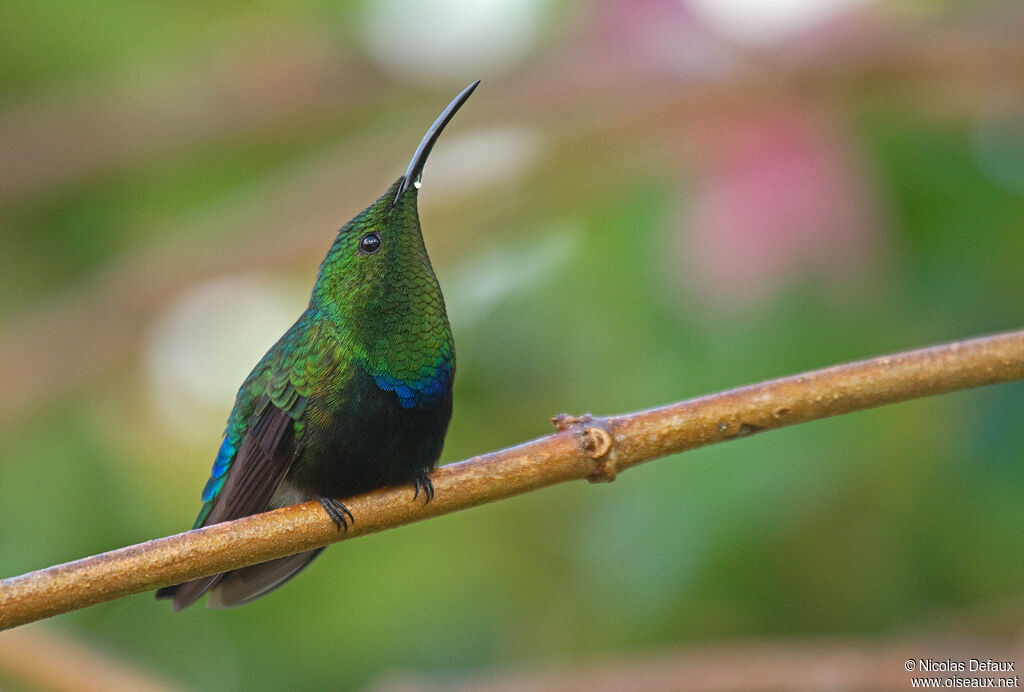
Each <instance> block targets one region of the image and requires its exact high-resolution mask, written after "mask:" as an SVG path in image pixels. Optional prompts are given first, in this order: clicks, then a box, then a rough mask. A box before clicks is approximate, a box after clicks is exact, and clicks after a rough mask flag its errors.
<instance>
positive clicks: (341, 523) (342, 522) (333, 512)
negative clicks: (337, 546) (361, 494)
mask: <svg viewBox="0 0 1024 692" xmlns="http://www.w3.org/2000/svg"><path fill="white" fill-rule="evenodd" d="M316 499H317V502H319V503H320V505H321V506H322V507H323V508H324V511H325V512H327V516H329V517H330V518H331V521H333V522H334V525H335V526H337V527H338V531H341V530H342V529H344V530H345V532H346V533H347V532H348V523H349V522H350V521H351V522H352V523H353V524H354V523H356V520H355V517H353V516H352V512H350V511H348V507H346V506H345V505H343V504H342V503H341V502H338V501H337V500H335V499H334V498H333V497H324V496H323V495H317V498H316ZM345 517H348V519H346V518H345Z"/></svg>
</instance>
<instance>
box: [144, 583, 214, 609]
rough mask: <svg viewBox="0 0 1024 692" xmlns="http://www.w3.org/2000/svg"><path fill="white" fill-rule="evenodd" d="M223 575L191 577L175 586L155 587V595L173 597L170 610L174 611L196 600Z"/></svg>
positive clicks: (160, 597) (186, 606)
mask: <svg viewBox="0 0 1024 692" xmlns="http://www.w3.org/2000/svg"><path fill="white" fill-rule="evenodd" d="M223 576H224V575H223V574H214V575H212V576H209V577H202V578H201V579H193V580H192V581H187V582H185V583H184V584H178V585H177V586H165V587H164V588H162V589H157V592H156V597H157V599H162V598H173V599H174V600H173V602H172V603H171V610H173V611H174V612H175V613H176V612H178V611H179V610H182V609H184V608H188V607H189V606H190V605H192V604H193V603H195V602H196V601H198V600H199V599H200V598H201V597H202V595H203V594H204V593H206V592H207V591H209V590H210V589H211V588H213V586H214V585H215V584H216V583H217V582H218V581H220V578H221V577H223Z"/></svg>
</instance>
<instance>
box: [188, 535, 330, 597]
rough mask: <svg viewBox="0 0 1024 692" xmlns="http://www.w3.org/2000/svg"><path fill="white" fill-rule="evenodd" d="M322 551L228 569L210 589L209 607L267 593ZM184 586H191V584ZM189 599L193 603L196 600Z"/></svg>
mask: <svg viewBox="0 0 1024 692" xmlns="http://www.w3.org/2000/svg"><path fill="white" fill-rule="evenodd" d="M321 552H323V548H317V549H316V550H310V551H308V552H305V553H299V554H298V555H289V556H288V557H282V558H278V559H277V560H271V561H270V562H263V563H260V564H258V565H251V566H249V567H243V568H242V569H236V570H235V571H233V572H228V573H227V574H225V575H222V576H223V579H221V580H220V581H218V582H217V584H216V586H215V588H213V589H212V591H211V592H210V599H209V600H208V601H207V602H206V607H207V608H218V609H219V608H233V607H235V606H240V605H243V604H245V603H249V602H250V601H254V600H256V599H257V598H259V597H260V596H265V595H266V594H268V593H270V592H271V591H273V590H274V589H276V588H277V587H279V586H281V585H282V584H284V583H285V582H286V581H288V580H289V579H291V578H292V577H294V576H295V575H296V574H298V573H299V572H301V571H302V570H303V569H305V568H306V566H307V565H309V563H310V562H312V561H313V559H314V558H316V556H317V555H319V554H320V553H321ZM190 583H194V582H190ZM183 586H188V584H185V585H183ZM211 586H212V585H211ZM206 588H210V587H206ZM206 588H204V589H203V591H205V590H206ZM201 595H202V592H199V594H198V595H196V598H199V596H201ZM174 600H175V604H177V601H178V596H175V597H174ZM193 600H195V599H193ZM188 603H192V601H189V602H188ZM188 603H186V604H185V605H188ZM182 607H183V608H184V607H185V606H184V605H183V606H182Z"/></svg>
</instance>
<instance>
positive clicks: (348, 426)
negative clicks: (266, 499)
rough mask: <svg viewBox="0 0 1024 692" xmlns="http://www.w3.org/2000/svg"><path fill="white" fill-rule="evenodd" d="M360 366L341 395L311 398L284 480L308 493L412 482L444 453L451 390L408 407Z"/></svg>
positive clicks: (337, 494)
mask: <svg viewBox="0 0 1024 692" xmlns="http://www.w3.org/2000/svg"><path fill="white" fill-rule="evenodd" d="M357 370H358V372H357V373H356V374H355V376H354V377H353V378H352V379H351V380H350V381H349V383H348V386H346V387H345V388H344V390H343V391H341V392H339V395H340V396H336V397H330V396H324V397H319V398H318V397H310V400H309V403H308V405H307V407H306V417H307V427H306V430H305V431H304V434H303V439H302V442H301V444H302V449H301V452H300V453H299V456H298V457H297V458H296V460H295V463H294V464H293V466H292V469H291V471H290V473H289V474H288V476H287V478H286V479H285V480H286V481H287V482H289V484H290V485H292V486H293V487H294V488H295V489H296V491H299V492H306V493H308V495H307V496H306V497H312V496H316V495H324V496H327V497H346V496H350V495H356V494H359V493H364V492H367V491H369V490H373V489H374V488H378V487H381V486H387V485H399V484H403V483H411V482H413V480H414V479H415V478H416V476H417V475H419V473H420V472H422V471H426V470H428V469H430V468H432V467H433V466H434V465H435V464H436V463H437V460H438V458H439V457H440V456H441V448H442V446H443V443H444V436H445V432H446V431H447V429H448V421H449V420H450V418H451V410H452V402H451V392H450V391H449V392H446V394H445V395H444V396H442V397H440V398H438V399H437V400H436V401H435V402H434V403H433V404H431V405H429V406H425V407H417V408H404V407H403V406H402V405H401V403H400V401H399V397H398V395H397V394H396V393H395V392H393V391H384V390H382V389H380V388H379V387H378V386H377V385H376V384H375V382H374V380H373V378H372V377H370V376H369V375H368V374H366V372H365V371H363V370H362V369H359V368H357ZM332 400H333V401H332ZM332 404H334V405H332ZM282 485H283V484H282ZM303 499H305V498H303Z"/></svg>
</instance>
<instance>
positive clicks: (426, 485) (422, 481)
mask: <svg viewBox="0 0 1024 692" xmlns="http://www.w3.org/2000/svg"><path fill="white" fill-rule="evenodd" d="M413 487H414V488H415V492H413V494H412V499H413V501H414V502H415V500H416V498H417V497H419V496H420V491H421V490H422V491H423V497H424V498H425V499H424V501H423V504H427V503H428V502H430V501H431V500H433V499H434V483H433V481H431V480H430V476H428V475H427V473H426V472H425V471H420V472H419V473H418V474H417V475H416V478H415V479H414V480H413Z"/></svg>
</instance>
